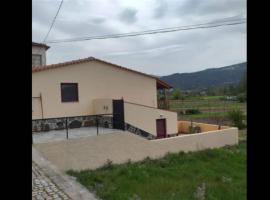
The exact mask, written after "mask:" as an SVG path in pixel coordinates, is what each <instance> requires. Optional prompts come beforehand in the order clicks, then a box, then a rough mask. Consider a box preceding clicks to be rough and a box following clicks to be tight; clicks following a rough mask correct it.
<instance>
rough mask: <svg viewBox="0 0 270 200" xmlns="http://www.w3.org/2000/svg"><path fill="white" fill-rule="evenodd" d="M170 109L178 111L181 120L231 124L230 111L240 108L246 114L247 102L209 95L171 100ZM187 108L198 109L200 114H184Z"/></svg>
mask: <svg viewBox="0 0 270 200" xmlns="http://www.w3.org/2000/svg"><path fill="white" fill-rule="evenodd" d="M169 102H170V103H169V104H170V110H172V111H175V112H178V119H179V120H194V121H198V122H200V121H202V122H203V121H204V122H208V123H221V124H222V123H223V122H224V123H225V124H226V125H230V122H229V119H228V111H230V110H233V109H240V110H242V111H243V112H244V113H245V114H246V103H240V102H237V101H222V100H220V96H207V97H198V98H192V99H186V100H184V101H182V100H170V101H169ZM187 109H197V110H199V111H200V113H198V114H192V115H190V114H189V115H184V114H180V113H181V111H183V110H187Z"/></svg>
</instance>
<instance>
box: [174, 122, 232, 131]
mask: <svg viewBox="0 0 270 200" xmlns="http://www.w3.org/2000/svg"><path fill="white" fill-rule="evenodd" d="M191 124H192V126H193V127H195V126H198V127H200V130H201V132H208V131H215V130H219V125H215V124H205V123H198V122H192V123H191V121H178V133H189V127H190V126H191ZM227 128H230V127H229V126H220V129H227Z"/></svg>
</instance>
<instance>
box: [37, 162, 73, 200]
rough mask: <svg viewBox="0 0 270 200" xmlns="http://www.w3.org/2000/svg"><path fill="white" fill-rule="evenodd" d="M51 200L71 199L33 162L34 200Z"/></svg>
mask: <svg viewBox="0 0 270 200" xmlns="http://www.w3.org/2000/svg"><path fill="white" fill-rule="evenodd" d="M41 199H42V200H43V199H44V200H45V199H46V200H49V199H65V200H71V198H70V197H69V196H68V195H67V194H66V193H64V192H63V191H62V190H61V189H60V188H59V187H58V186H57V185H56V184H54V183H53V182H52V181H51V180H50V179H49V178H48V177H47V176H46V175H45V174H44V172H43V171H42V169H41V168H40V167H39V166H38V165H37V164H36V163H34V162H32V200H41Z"/></svg>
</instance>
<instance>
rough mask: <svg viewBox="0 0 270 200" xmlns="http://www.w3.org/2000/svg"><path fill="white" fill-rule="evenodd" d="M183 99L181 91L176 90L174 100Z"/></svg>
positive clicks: (173, 95) (173, 94)
mask: <svg viewBox="0 0 270 200" xmlns="http://www.w3.org/2000/svg"><path fill="white" fill-rule="evenodd" d="M181 98H182V93H181V91H180V90H179V89H176V90H174V91H173V93H172V99H174V100H178V99H181Z"/></svg>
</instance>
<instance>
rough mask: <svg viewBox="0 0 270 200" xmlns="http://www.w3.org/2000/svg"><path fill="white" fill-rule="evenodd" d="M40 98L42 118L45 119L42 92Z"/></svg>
mask: <svg viewBox="0 0 270 200" xmlns="http://www.w3.org/2000/svg"><path fill="white" fill-rule="evenodd" d="M39 98H40V106H41V118H42V119H44V116H43V104H42V96H41V93H40V95H39Z"/></svg>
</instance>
